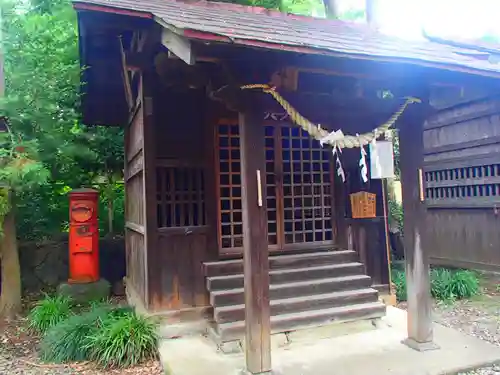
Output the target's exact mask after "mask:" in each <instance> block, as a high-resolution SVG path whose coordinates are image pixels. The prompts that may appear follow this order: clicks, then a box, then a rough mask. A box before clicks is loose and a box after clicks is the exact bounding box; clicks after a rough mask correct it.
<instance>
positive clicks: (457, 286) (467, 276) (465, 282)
mask: <svg viewBox="0 0 500 375" xmlns="http://www.w3.org/2000/svg"><path fill="white" fill-rule="evenodd" d="M450 289H451V292H452V293H453V295H454V296H455V297H456V298H459V299H461V298H470V297H472V296H475V295H477V294H479V278H478V276H477V274H476V273H475V272H473V271H469V270H458V271H456V272H455V273H454V274H453V278H452V281H451V286H450Z"/></svg>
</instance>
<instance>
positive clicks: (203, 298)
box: [155, 227, 209, 310]
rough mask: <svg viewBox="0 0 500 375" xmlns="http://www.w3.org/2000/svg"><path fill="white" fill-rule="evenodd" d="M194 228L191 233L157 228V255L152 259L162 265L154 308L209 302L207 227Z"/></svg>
mask: <svg viewBox="0 0 500 375" xmlns="http://www.w3.org/2000/svg"><path fill="white" fill-rule="evenodd" d="M169 229H170V228H169ZM181 229H185V228H181ZM197 229H198V230H196V231H194V232H192V233H191V232H187V233H186V232H185V231H183V232H181V231H176V230H175V231H170V232H167V231H165V230H159V231H158V245H157V246H158V257H157V259H156V260H155V261H156V262H157V263H159V264H160V265H161V273H160V276H159V278H160V293H159V302H158V304H157V306H156V309H157V310H182V309H188V308H193V307H205V306H207V305H208V295H207V291H206V289H205V281H204V275H203V262H204V261H205V260H206V259H207V256H206V252H207V235H208V233H209V228H208V227H203V229H202V228H197Z"/></svg>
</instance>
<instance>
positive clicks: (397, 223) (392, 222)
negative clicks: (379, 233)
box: [388, 197, 404, 233]
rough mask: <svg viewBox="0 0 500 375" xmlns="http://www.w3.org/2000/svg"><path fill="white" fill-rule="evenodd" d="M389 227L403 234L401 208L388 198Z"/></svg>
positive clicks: (397, 203)
mask: <svg viewBox="0 0 500 375" xmlns="http://www.w3.org/2000/svg"><path fill="white" fill-rule="evenodd" d="M388 203H389V218H388V219H389V226H390V227H391V228H398V230H399V232H400V233H403V217H404V215H403V206H402V205H401V204H400V203H399V202H397V201H396V200H394V199H392V198H391V197H389V199H388Z"/></svg>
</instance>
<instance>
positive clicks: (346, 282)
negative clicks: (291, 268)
mask: <svg viewBox="0 0 500 375" xmlns="http://www.w3.org/2000/svg"><path fill="white" fill-rule="evenodd" d="M370 286H371V278H370V277H369V276H366V275H350V276H343V277H332V278H324V279H316V280H306V281H298V282H290V283H286V284H271V285H270V286H269V296H270V299H271V300H274V299H285V298H293V297H301V296H312V295H317V294H324V293H332V292H338V291H342V290H355V289H364V288H369V287H370ZM244 299H245V296H244V289H243V288H237V289H228V290H220V291H213V292H211V293H210V304H211V305H212V306H213V307H220V306H229V305H241V304H243V303H244Z"/></svg>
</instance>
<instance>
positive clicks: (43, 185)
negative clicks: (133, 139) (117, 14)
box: [0, 0, 123, 315]
mask: <svg viewBox="0 0 500 375" xmlns="http://www.w3.org/2000/svg"><path fill="white" fill-rule="evenodd" d="M0 4H1V6H2V11H3V14H4V15H5V16H4V23H3V28H2V29H3V35H4V40H3V47H4V48H3V50H4V56H5V96H4V97H3V98H2V99H1V100H0V111H1V112H0V115H1V116H5V117H6V118H7V119H8V131H7V132H4V133H3V134H2V136H1V138H0V185H1V186H3V188H2V194H1V195H0V197H1V198H0V199H1V201H0V218H3V220H2V221H3V231H2V232H3V235H2V241H1V245H0V265H1V267H2V272H1V275H2V282H1V285H2V290H1V293H0V315H12V314H13V313H15V312H16V311H17V310H18V309H19V308H20V301H21V287H20V273H19V257H18V251H17V240H16V238H17V236H16V223H15V215H16V213H17V212H16V210H15V208H19V209H23V208H25V207H29V208H31V210H33V209H34V210H35V211H44V210H47V206H49V204H50V203H51V202H50V201H41V202H40V205H39V206H38V207H33V206H30V205H29V204H27V203H29V202H30V199H31V198H32V197H33V196H38V197H43V198H47V195H54V194H56V195H58V196H59V198H62V199H64V200H65V201H66V199H67V198H66V197H61V194H63V193H65V192H67V190H68V189H69V188H74V187H80V186H94V185H96V184H97V185H99V186H102V185H103V183H104V186H105V187H106V188H105V189H103V190H104V192H105V193H106V192H107V195H108V196H109V197H108V201H110V202H113V194H114V191H115V189H110V188H108V187H109V185H115V183H116V181H117V180H119V179H120V178H121V171H122V165H123V162H122V160H123V151H122V145H123V143H122V142H123V139H122V134H121V129H106V128H100V127H92V126H90V127H86V126H83V125H82V124H81V123H80V114H79V106H80V74H81V68H80V65H79V58H78V44H77V43H78V42H77V23H76V15H75V13H74V11H73V9H72V7H71V4H70V1H69V0H57V1H48V0H45V1H41V0H34V1H33V2H32V3H28V4H26V2H25V1H23V0H17V1H11V2H7V1H6V0H3V1H2V3H0ZM103 176H104V179H103ZM41 191H46V192H47V191H48V192H49V194H45V195H44V194H41ZM51 192H52V193H53V194H51ZM55 204H57V202H56V203H55ZM31 215H32V216H34V217H37V215H36V214H34V213H33V212H32V213H31ZM36 225H37V223H33V226H36ZM21 236H23V234H22V233H21Z"/></svg>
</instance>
